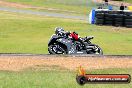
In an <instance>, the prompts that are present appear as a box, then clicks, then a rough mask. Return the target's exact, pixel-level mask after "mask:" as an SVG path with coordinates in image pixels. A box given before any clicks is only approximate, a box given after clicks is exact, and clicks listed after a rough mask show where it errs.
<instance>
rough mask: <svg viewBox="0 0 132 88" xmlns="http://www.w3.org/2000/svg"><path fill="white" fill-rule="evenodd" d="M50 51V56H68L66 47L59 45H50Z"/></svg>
mask: <svg viewBox="0 0 132 88" xmlns="http://www.w3.org/2000/svg"><path fill="white" fill-rule="evenodd" d="M48 51H49V53H50V54H67V52H66V49H65V47H64V46H63V45H61V44H59V43H58V44H57V43H54V44H51V45H49V46H48Z"/></svg>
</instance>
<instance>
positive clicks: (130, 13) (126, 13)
mask: <svg viewBox="0 0 132 88" xmlns="http://www.w3.org/2000/svg"><path fill="white" fill-rule="evenodd" d="M124 15H132V12H124Z"/></svg>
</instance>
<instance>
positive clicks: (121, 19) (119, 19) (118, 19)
mask: <svg viewBox="0 0 132 88" xmlns="http://www.w3.org/2000/svg"><path fill="white" fill-rule="evenodd" d="M115 21H119V22H122V21H123V18H115Z"/></svg>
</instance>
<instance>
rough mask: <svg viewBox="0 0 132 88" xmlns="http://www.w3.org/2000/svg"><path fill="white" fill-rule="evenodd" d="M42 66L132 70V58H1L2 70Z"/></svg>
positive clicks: (71, 68) (0, 65) (0, 66)
mask: <svg viewBox="0 0 132 88" xmlns="http://www.w3.org/2000/svg"><path fill="white" fill-rule="evenodd" d="M42 65H43V66H59V67H62V68H66V69H70V70H76V69H77V68H78V67H79V66H80V65H82V66H83V67H84V68H85V69H104V68H132V58H111V57H109V58H102V57H94V58H93V57H47V56H46V57H45V56H0V70H10V71H19V70H23V69H26V68H30V67H35V66H42Z"/></svg>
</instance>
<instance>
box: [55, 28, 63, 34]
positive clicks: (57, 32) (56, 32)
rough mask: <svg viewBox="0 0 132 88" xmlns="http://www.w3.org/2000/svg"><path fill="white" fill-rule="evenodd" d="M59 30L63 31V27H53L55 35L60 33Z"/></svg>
mask: <svg viewBox="0 0 132 88" xmlns="http://www.w3.org/2000/svg"><path fill="white" fill-rule="evenodd" d="M61 32H64V29H63V28H61V27H56V28H55V34H56V35H58V34H59V33H61Z"/></svg>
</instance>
